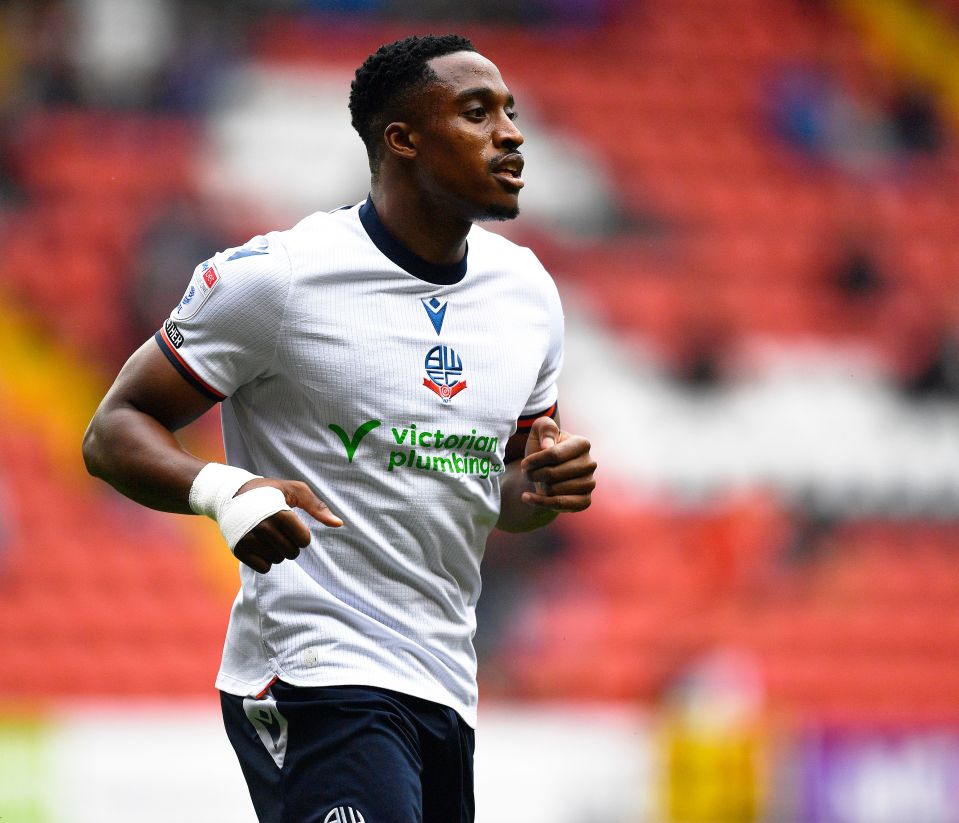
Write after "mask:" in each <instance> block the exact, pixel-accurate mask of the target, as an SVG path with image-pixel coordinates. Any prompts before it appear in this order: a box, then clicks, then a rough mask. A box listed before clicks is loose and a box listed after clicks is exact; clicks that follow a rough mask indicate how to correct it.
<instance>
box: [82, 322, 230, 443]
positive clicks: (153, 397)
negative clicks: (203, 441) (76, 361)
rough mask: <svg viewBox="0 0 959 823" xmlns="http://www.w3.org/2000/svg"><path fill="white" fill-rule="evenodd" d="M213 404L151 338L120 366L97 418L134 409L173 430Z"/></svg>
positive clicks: (198, 415) (95, 418) (192, 419)
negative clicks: (189, 381)
mask: <svg viewBox="0 0 959 823" xmlns="http://www.w3.org/2000/svg"><path fill="white" fill-rule="evenodd" d="M213 405H214V401H213V400H211V399H210V398H209V397H207V396H206V395H204V394H201V393H200V392H199V391H198V390H197V389H195V388H194V387H193V386H192V385H191V384H190V383H188V382H187V381H186V379H184V378H183V377H182V376H181V374H180V373H179V372H178V371H177V370H176V369H175V368H174V367H173V365H172V364H171V363H170V361H169V360H168V358H167V357H166V356H165V355H164V354H163V352H162V351H161V350H160V347H159V346H158V345H157V344H156V342H155V341H154V340H153V339H150V340H147V341H146V342H145V343H144V344H143V345H142V346H140V348H139V349H137V351H135V352H134V353H133V355H132V356H131V357H130V359H129V360H127V362H126V364H125V365H124V366H123V368H122V369H121V370H120V373H119V374H118V375H117V378H116V380H115V381H114V383H113V386H111V387H110V390H109V391H108V392H107V394H106V396H105V397H104V398H103V402H102V403H101V404H100V408H99V409H98V410H97V414H96V416H95V417H94V422H97V418H101V420H102V418H103V417H105V416H107V415H109V413H110V412H112V411H117V410H120V409H133V410H136V411H138V412H141V413H143V414H146V415H148V416H149V417H152V418H153V419H154V420H156V421H157V422H159V423H160V424H161V425H162V426H163V427H164V428H166V429H168V430H169V431H176V430H177V429H180V428H182V427H183V426H186V425H187V424H189V423H192V422H193V421H194V420H196V419H197V418H198V417H200V416H201V415H203V414H204V412H206V411H208V410H209V409H210V408H211V407H212V406H213Z"/></svg>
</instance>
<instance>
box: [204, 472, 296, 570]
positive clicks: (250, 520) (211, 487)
mask: <svg viewBox="0 0 959 823" xmlns="http://www.w3.org/2000/svg"><path fill="white" fill-rule="evenodd" d="M259 478H260V475H258V474H251V473H250V472H248V471H246V470H245V469H238V468H236V467H235V466H224V465H223V464H222V463H207V464H206V465H205V466H204V467H203V468H202V469H200V473H199V474H198V475H197V476H196V478H195V479H194V480H193V485H192V486H191V487H190V501H189V502H190V508H191V509H192V510H193V511H194V512H196V513H197V514H205V515H206V516H207V517H209V518H211V519H212V520H215V521H216V522H217V525H218V526H219V527H220V531H221V532H222V533H223V537H224V538H225V539H226V542H227V545H228V546H229V547H230V551H233V550H234V549H235V548H236V544H237V543H239V542H240V540H242V539H243V537H245V536H246V535H247V534H248V533H249V532H250V530H251V529H252V528H253V527H254V526H256V524H257V523H261V522H262V521H264V520H266V518H268V517H270V516H272V515H274V514H276V513H277V512H281V511H284V510H285V511H290V507H289V506H287V505H286V498H284V497H283V492H281V491H280V490H279V489H275V488H273V487H272V486H261V487H260V488H257V489H251V490H250V491H248V492H244V493H243V494H241V495H239V496H238V497H234V495H235V494H236V492H237V490H238V489H239V488H240V487H241V486H242V485H244V484H245V483H248V482H249V481H250V480H257V479H259Z"/></svg>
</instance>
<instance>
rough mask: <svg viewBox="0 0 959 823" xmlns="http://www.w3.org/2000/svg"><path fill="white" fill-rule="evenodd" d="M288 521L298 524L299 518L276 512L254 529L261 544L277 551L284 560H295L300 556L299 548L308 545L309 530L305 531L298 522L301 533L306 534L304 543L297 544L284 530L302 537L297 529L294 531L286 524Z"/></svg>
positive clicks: (287, 513) (304, 527)
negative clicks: (289, 530)
mask: <svg viewBox="0 0 959 823" xmlns="http://www.w3.org/2000/svg"><path fill="white" fill-rule="evenodd" d="M283 515H285V516H283ZM290 520H295V521H297V522H299V518H298V517H297V516H296V515H295V514H293V513H292V512H277V513H276V514H274V515H273V516H272V517H268V518H267V519H266V520H264V521H263V522H262V523H259V524H257V526H256V528H255V529H254V531H255V532H256V537H257V539H258V540H259V541H260V542H261V543H263V544H265V545H269V546H271V547H273V548H275V549H277V550H278V551H279V553H280V555H281V556H282V558H283V559H284V560H295V559H296V558H297V557H299V556H300V547H301V546H308V545H309V543H310V532H309V529H307V528H306V526H304V525H303V523H302V522H300V523H299V525H300V526H301V528H302V531H305V532H306V542H305V543H304V542H300V543H297V542H296V541H295V540H294V539H293V538H292V537H291V536H289V535H288V534H287V531H286V529H291V530H295V532H296V534H297V535H298V536H300V537H302V534H301V532H300V530H299V529H295V527H291V526H290V525H289V524H288V521H290Z"/></svg>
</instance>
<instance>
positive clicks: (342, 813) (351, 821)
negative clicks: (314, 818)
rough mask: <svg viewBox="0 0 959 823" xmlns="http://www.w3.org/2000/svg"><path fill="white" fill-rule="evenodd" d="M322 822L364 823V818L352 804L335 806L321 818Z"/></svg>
mask: <svg viewBox="0 0 959 823" xmlns="http://www.w3.org/2000/svg"><path fill="white" fill-rule="evenodd" d="M323 823H366V818H365V817H363V815H361V814H360V813H359V812H358V811H357V810H356V809H354V808H353V807H352V806H337V807H336V808H335V809H331V810H330V813H329V814H328V815H327V816H326V817H324V818H323Z"/></svg>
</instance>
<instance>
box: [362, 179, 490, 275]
mask: <svg viewBox="0 0 959 823" xmlns="http://www.w3.org/2000/svg"><path fill="white" fill-rule="evenodd" d="M371 194H372V196H373V205H375V206H376V213H377V214H378V215H379V217H380V220H381V221H382V222H383V225H384V226H386V228H387V229H389V232H390V234H392V235H393V236H394V237H395V238H396V239H397V240H399V241H400V242H401V243H402V244H403V245H404V246H406V248H408V249H409V250H410V251H411V252H413V253H414V254H416V255H418V256H419V257H422V258H423V259H424V260H428V261H429V262H430V263H443V264H449V263H458V262H459V261H460V260H462V259H463V255H464V254H466V235H467V234H469V230H470V227H471V226H472V225H473V224H472V223H471V222H470V221H468V220H463V219H461V218H459V217H455V216H453V215H451V214H450V211H449V209H448V208H443V207H442V205H441V204H438V203H436V202H435V201H433V200H430V199H429V198H427V197H426V196H425V195H424V193H423V192H422V191H420V190H418V189H412V188H399V187H396V186H390V187H387V186H383V185H378V184H377V183H376V182H374V184H373V189H372V192H371Z"/></svg>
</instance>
